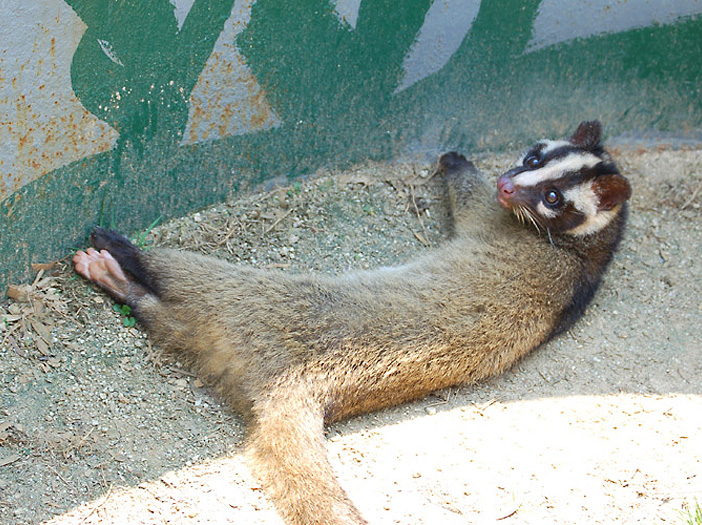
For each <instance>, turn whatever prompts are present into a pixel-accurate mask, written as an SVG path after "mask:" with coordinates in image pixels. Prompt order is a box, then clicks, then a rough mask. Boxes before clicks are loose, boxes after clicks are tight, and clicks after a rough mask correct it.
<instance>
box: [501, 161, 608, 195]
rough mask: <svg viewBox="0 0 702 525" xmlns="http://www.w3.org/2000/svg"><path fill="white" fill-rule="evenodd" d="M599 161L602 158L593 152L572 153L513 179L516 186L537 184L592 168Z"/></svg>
mask: <svg viewBox="0 0 702 525" xmlns="http://www.w3.org/2000/svg"><path fill="white" fill-rule="evenodd" d="M598 162H600V159H599V158H598V157H596V156H595V155H592V154H591V153H571V154H570V155H567V156H566V157H563V158H562V159H557V160H554V161H551V162H549V163H548V164H547V165H546V166H544V167H543V168H539V169H537V170H530V171H524V172H522V173H520V174H518V175H515V176H514V178H513V179H512V181H513V182H514V185H515V186H521V187H527V186H536V185H537V184H539V183H541V182H545V181H548V180H555V179H558V178H559V177H562V176H563V174H564V173H568V172H575V171H578V170H580V169H581V168H592V167H593V166H596V165H597V163H598Z"/></svg>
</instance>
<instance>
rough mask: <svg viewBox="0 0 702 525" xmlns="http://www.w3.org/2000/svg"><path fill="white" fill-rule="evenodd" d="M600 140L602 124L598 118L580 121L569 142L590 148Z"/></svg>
mask: <svg viewBox="0 0 702 525" xmlns="http://www.w3.org/2000/svg"><path fill="white" fill-rule="evenodd" d="M601 140H602V124H600V121H599V120H586V121H584V122H581V123H580V125H579V126H578V129H576V130H575V133H573V136H572V137H570V142H571V143H573V144H574V145H576V146H578V147H580V148H583V149H587V150H591V149H595V148H598V147H599V146H600V141H601Z"/></svg>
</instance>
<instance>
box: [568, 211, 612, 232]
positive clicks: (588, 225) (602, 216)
mask: <svg viewBox="0 0 702 525" xmlns="http://www.w3.org/2000/svg"><path fill="white" fill-rule="evenodd" d="M618 210H619V206H617V207H616V208H613V209H611V210H604V211H601V212H599V213H598V214H597V215H595V216H594V217H589V218H588V219H587V220H586V221H585V222H584V223H582V224H581V225H580V226H576V227H575V228H573V229H572V230H569V231H568V233H570V234H571V235H589V234H591V233H595V232H598V231H600V230H601V229H602V228H604V227H605V226H607V225H608V224H609V223H610V222H611V221H612V219H614V218H615V217H616V216H617V213H618Z"/></svg>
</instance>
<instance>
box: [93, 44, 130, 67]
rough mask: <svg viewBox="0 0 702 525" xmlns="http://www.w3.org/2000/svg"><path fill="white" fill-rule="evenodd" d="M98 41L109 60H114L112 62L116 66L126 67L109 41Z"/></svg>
mask: <svg viewBox="0 0 702 525" xmlns="http://www.w3.org/2000/svg"><path fill="white" fill-rule="evenodd" d="M97 41H98V44H100V48H101V49H102V52H103V53H105V55H106V56H107V58H109V59H110V60H112V62H114V63H115V64H117V65H120V66H122V67H124V64H123V63H122V61H121V60H120V59H119V57H118V56H117V53H115V49H114V48H113V47H112V44H110V43H109V42H108V41H107V40H103V39H101V38H98V39H97Z"/></svg>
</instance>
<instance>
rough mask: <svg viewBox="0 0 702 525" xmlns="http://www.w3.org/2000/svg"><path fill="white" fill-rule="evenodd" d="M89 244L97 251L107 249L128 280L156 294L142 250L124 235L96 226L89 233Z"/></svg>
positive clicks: (152, 278) (153, 281) (153, 280)
mask: <svg viewBox="0 0 702 525" xmlns="http://www.w3.org/2000/svg"><path fill="white" fill-rule="evenodd" d="M90 244H92V245H93V247H94V248H95V249H97V250H98V251H100V252H102V251H107V252H108V253H109V254H110V255H111V256H112V257H113V258H114V259H115V260H116V261H117V262H118V263H119V266H120V267H121V269H122V273H123V274H126V275H127V276H129V279H128V280H130V281H132V282H135V283H138V284H139V285H140V286H141V287H142V288H143V289H145V290H146V291H148V292H150V293H153V294H154V295H158V294H157V293H156V292H157V290H156V285H155V279H154V277H153V275H151V273H149V272H148V271H147V270H146V268H145V266H144V263H143V261H142V257H143V254H144V252H142V251H141V250H140V249H139V248H138V247H137V246H135V245H134V244H133V243H132V242H131V241H130V240H129V239H127V238H126V237H125V236H124V235H122V234H121V233H119V232H116V231H114V230H106V229H105V228H100V227H97V228H95V229H94V230H93V233H92V234H91V235H90Z"/></svg>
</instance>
